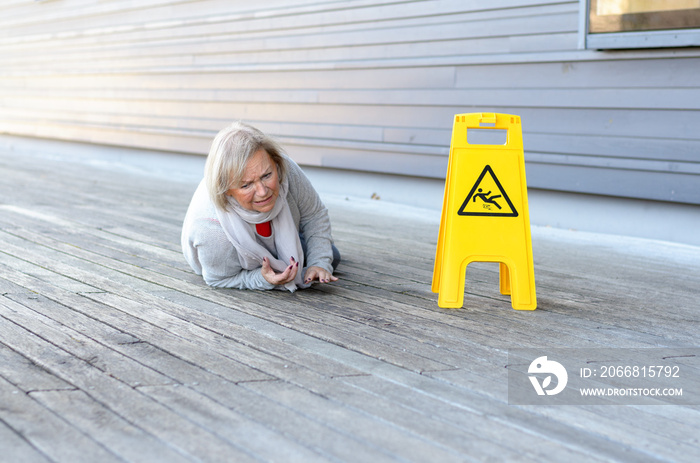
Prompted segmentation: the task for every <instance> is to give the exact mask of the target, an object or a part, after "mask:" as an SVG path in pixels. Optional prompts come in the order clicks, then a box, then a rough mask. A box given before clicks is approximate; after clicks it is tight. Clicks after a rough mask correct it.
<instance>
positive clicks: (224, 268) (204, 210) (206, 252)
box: [181, 156, 333, 289]
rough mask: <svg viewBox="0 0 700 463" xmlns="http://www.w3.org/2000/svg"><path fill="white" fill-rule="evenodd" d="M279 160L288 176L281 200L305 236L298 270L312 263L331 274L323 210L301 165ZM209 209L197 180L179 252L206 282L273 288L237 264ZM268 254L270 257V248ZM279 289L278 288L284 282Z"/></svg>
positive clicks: (326, 219) (220, 285) (219, 285)
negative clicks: (285, 165) (285, 167)
mask: <svg viewBox="0 0 700 463" xmlns="http://www.w3.org/2000/svg"><path fill="white" fill-rule="evenodd" d="M284 159H285V162H286V164H287V178H288V179H289V193H288V195H287V202H288V204H289V209H290V212H291V213H292V217H293V218H294V223H295V224H296V226H297V229H298V230H299V233H300V234H301V235H302V236H303V237H304V239H305V240H306V249H305V251H306V254H305V256H304V268H303V269H302V270H300V271H303V272H306V269H307V268H308V267H311V266H316V267H321V268H323V269H325V270H327V271H329V272H331V273H332V272H333V268H332V267H331V262H332V260H333V251H332V248H331V244H332V237H331V222H330V219H329V217H328V210H327V209H326V206H324V204H323V203H322V202H321V198H319V196H318V193H316V190H314V188H313V186H312V185H311V182H310V181H309V179H308V178H307V177H306V175H304V172H303V171H302V170H301V168H300V167H299V166H298V165H297V164H296V163H295V162H294V161H292V160H291V159H290V158H288V157H286V156H285V157H284ZM214 208H215V206H214V204H213V203H212V202H211V200H210V199H209V194H208V192H207V188H206V185H205V184H204V181H203V180H202V182H200V184H199V187H197V191H195V193H194V196H193V197H192V201H191V202H190V206H189V208H188V209H187V214H186V216H185V221H184V224H183V226H182V236H181V244H182V252H183V254H184V255H185V260H186V261H187V263H188V264H190V267H192V269H193V270H194V271H195V273H197V274H198V275H202V277H203V278H204V281H205V282H206V284H208V285H209V286H214V287H217V288H238V289H274V288H275V287H276V286H275V285H273V284H271V283H269V282H268V281H267V280H265V278H263V276H262V273H261V272H260V269H259V268H257V269H253V270H246V269H244V268H242V267H241V264H240V262H239V260H238V253H237V252H236V249H235V248H234V247H233V244H231V242H230V241H229V240H228V238H226V235H225V234H224V230H223V228H221V225H220V224H219V221H218V219H217V218H216V210H215V209H214ZM251 227H254V225H251ZM255 236H256V237H257V239H258V241H259V242H260V244H262V245H267V246H270V242H269V240H267V242H264V241H263V240H262V238H261V237H260V236H258V235H257V234H256V235H255ZM273 246H274V244H273ZM272 254H273V255H275V254H276V252H273V253H272ZM261 266H262V263H261ZM302 275H303V273H302ZM279 289H284V286H280V287H279Z"/></svg>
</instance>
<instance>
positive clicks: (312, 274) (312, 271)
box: [304, 267, 338, 283]
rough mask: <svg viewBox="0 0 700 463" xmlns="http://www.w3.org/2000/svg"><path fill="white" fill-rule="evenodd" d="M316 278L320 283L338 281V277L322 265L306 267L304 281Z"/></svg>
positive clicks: (308, 281) (307, 281) (309, 281)
mask: <svg viewBox="0 0 700 463" xmlns="http://www.w3.org/2000/svg"><path fill="white" fill-rule="evenodd" d="M314 280H318V282H319V283H329V282H331V281H338V278H337V277H334V276H333V274H332V273H330V272H328V270H324V269H322V268H321V267H309V268H307V269H306V275H304V283H311V282H312V281H314Z"/></svg>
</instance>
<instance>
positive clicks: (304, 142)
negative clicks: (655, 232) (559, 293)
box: [0, 0, 700, 204]
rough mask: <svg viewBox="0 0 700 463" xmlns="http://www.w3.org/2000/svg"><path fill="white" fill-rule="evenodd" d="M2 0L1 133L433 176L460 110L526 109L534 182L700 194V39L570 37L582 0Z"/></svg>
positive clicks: (697, 200) (618, 192)
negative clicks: (231, 132) (661, 43)
mask: <svg viewBox="0 0 700 463" xmlns="http://www.w3.org/2000/svg"><path fill="white" fill-rule="evenodd" d="M259 3H260V4H263V5H264V6H253V5H254V3H251V2H249V1H232V0H202V1H182V0H181V1H177V0H140V1H135V0H134V1H130V0H113V1H105V0H45V1H30V0H5V1H3V2H2V3H0V63H2V64H1V65H0V66H1V67H0V133H6V134H12V135H21V136H31V137H43V138H56V139H65V140H74V141H83V142H92V143H99V144H109V145H117V146H128V147H137V148H147V149H156V150H164V151H177V152H186V153H197V154H202V155H205V154H206V152H207V151H208V147H209V143H210V141H211V139H212V137H213V136H214V134H215V133H216V132H217V131H218V130H219V129H221V128H222V127H224V126H225V125H227V124H228V123H229V122H231V121H233V120H238V119H242V120H246V121H249V122H251V123H252V124H254V125H256V126H258V127H260V128H261V129H263V130H265V131H267V132H269V133H272V134H274V135H276V136H277V137H278V138H279V139H280V140H281V141H282V142H283V143H284V145H285V146H286V148H287V149H288V151H289V153H290V154H291V155H292V157H294V158H295V159H296V160H297V161H298V162H300V163H301V164H307V165H315V166H325V167H332V168H340V169H352V170H360V171H370V172H382V173H391V174H405V175H412V176H423V177H430V178H444V175H445V171H446V165H447V155H448V150H449V140H450V131H451V128H452V119H453V116H454V114H457V113H465V112H482V111H483V112H501V113H510V114H517V115H520V116H521V117H522V120H523V130H524V143H525V150H526V161H527V173H528V183H529V186H530V187H535V188H542V189H550V190H560V191H570V192H582V193H594V194H603V195H612V196H622V197H632V198H645V199H656V200H666V201H676V202H685V203H691V204H700V130H698V127H700V79H699V78H698V71H700V50H699V49H697V48H695V49H693V48H689V49H678V50H641V51H640V50H637V51H617V52H609V53H606V52H598V51H593V50H578V49H577V43H578V30H577V28H578V23H579V17H578V15H579V6H578V2H575V1H573V2H572V1H569V2H561V1H546V0H539V1H534V0H491V1H488V2H484V1H482V0H452V1H448V0H444V1H440V0H434V1H429V0H420V1H365V0H354V1H326V2H318V1H316V0H306V1H304V0H296V1H291V0H266V1H265V2H259Z"/></svg>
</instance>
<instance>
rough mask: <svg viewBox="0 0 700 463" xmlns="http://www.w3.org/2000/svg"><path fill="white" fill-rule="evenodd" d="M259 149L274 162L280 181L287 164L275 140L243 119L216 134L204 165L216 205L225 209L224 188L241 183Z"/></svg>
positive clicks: (233, 186) (210, 194) (283, 176)
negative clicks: (250, 160)
mask: <svg viewBox="0 0 700 463" xmlns="http://www.w3.org/2000/svg"><path fill="white" fill-rule="evenodd" d="M261 149H263V150H265V151H266V152H267V154H269V155H270V158H271V159H272V161H273V162H274V163H275V165H277V169H278V173H279V181H280V182H282V180H283V179H284V178H285V175H286V165H285V162H284V158H283V157H282V153H283V151H282V148H281V147H280V145H279V144H278V143H277V142H276V141H275V140H273V139H272V138H270V137H268V136H267V135H265V134H264V133H263V132H261V131H260V130H259V129H256V128H255V127H253V126H252V125H248V124H246V123H244V122H234V123H233V124H231V125H229V126H228V127H226V128H224V129H222V130H221V131H220V132H219V133H218V134H216V137H214V141H212V143H211V148H210V149H209V155H208V156H207V162H206V164H205V166H204V181H205V184H206V186H207V190H208V192H209V197H210V198H211V201H212V203H214V205H215V206H216V207H218V208H220V209H222V210H226V208H227V206H228V198H227V195H226V192H227V191H228V190H229V189H231V188H235V187H236V185H238V184H239V183H240V181H241V179H242V178H243V174H244V173H245V168H246V165H247V164H248V160H249V159H250V158H251V157H252V156H253V154H255V153H256V152H258V151H259V150H261Z"/></svg>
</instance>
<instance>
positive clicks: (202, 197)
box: [181, 122, 340, 291]
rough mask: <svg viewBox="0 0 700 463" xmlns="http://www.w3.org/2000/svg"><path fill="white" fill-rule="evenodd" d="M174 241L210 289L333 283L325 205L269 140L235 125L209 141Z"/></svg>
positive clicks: (334, 257) (334, 260) (334, 262)
mask: <svg viewBox="0 0 700 463" xmlns="http://www.w3.org/2000/svg"><path fill="white" fill-rule="evenodd" d="M181 243H182V251H183V253H184V255H185V259H186V260H187V262H188V263H189V264H190V266H191V267H192V269H193V270H194V271H195V272H196V273H197V274H198V275H202V277H203V278H204V281H205V282H206V283H207V284H208V285H210V286H215V287H221V288H239V289H282V290H284V289H286V290H289V291H295V290H296V289H297V288H306V287H309V286H310V285H311V284H312V283H314V282H320V283H328V282H331V281H336V280H337V278H336V277H335V276H333V271H334V269H335V268H336V267H337V266H338V263H339V262H340V254H339V252H338V250H337V249H336V247H335V246H334V245H333V240H332V238H331V223H330V219H329V217H328V211H327V209H326V207H325V206H324V205H323V203H322V202H321V200H320V198H319V196H318V194H317V193H316V191H315V190H314V188H313V187H312V186H311V183H310V182H309V180H308V179H307V178H306V176H305V175H304V173H303V172H302V170H301V169H300V168H299V166H298V165H297V164H296V163H295V162H294V161H292V160H291V159H290V158H289V157H287V156H286V155H285V154H283V153H282V150H281V148H280V147H279V145H278V144H277V143H276V142H275V141H274V140H272V139H271V138H269V137H268V136H266V135H265V134H263V133H262V132H261V131H260V130H258V129H256V128H254V127H252V126H250V125H247V124H244V123H240V122H237V123H234V124H232V125H230V126H229V127H227V128H225V129H223V130H222V131H221V132H219V133H218V134H217V135H216V137H215V138H214V141H213V142H212V146H211V149H210V151H209V156H208V157H207V162H206V166H205V171H204V179H203V180H202V181H201V183H200V184H199V187H198V188H197V191H195V193H194V196H193V197H192V201H191V203H190V206H189V209H188V210H187V215H186V216H185V222H184V224H183V227H182V237H181Z"/></svg>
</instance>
